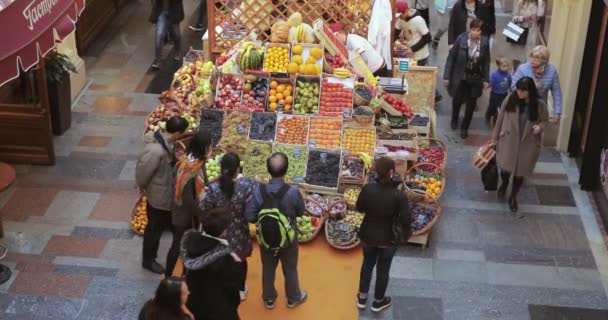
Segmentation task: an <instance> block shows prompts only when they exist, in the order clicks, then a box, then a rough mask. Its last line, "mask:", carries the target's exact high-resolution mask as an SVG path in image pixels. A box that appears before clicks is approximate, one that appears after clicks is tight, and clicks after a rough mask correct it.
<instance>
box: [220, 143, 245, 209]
mask: <svg viewBox="0 0 608 320" xmlns="http://www.w3.org/2000/svg"><path fill="white" fill-rule="evenodd" d="M220 167H221V169H222V175H221V176H220V179H219V180H220V189H221V190H222V193H224V197H226V198H227V199H230V198H232V195H233V194H234V181H233V179H234V176H235V175H236V174H237V173H238V171H239V168H240V167H241V158H239V156H238V155H237V154H236V153H226V154H225V155H224V156H223V157H222V160H221V162H220Z"/></svg>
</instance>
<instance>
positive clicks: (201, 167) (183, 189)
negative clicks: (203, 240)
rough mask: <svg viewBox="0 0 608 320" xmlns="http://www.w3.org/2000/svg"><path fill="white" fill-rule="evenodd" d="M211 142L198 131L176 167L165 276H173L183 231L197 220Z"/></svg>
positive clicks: (206, 131)
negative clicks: (171, 233) (170, 233)
mask: <svg viewBox="0 0 608 320" xmlns="http://www.w3.org/2000/svg"><path fill="white" fill-rule="evenodd" d="M212 142H213V140H212V137H211V132H209V131H208V130H204V129H202V130H199V131H198V132H197V133H196V135H194V137H193V138H192V140H191V141H190V144H189V145H188V148H187V149H186V153H185V154H184V155H183V156H182V157H181V158H180V159H179V160H178V162H177V164H176V165H175V172H176V174H175V176H176V177H175V193H174V197H173V206H172V210H171V224H172V228H173V243H172V244H171V248H170V249H169V252H168V253H167V268H166V269H165V277H170V276H171V275H172V273H173V269H174V268H175V264H176V263H177V258H178V257H179V246H180V243H181V241H182V236H183V235H184V232H186V231H187V230H188V229H190V228H192V227H193V225H192V223H193V221H194V220H197V219H198V218H199V217H200V209H199V206H198V204H199V203H200V199H202V198H203V196H204V190H205V185H206V184H207V178H206V172H205V171H206V170H205V163H206V162H207V160H208V159H209V157H210V156H211V151H212V147H213V145H212Z"/></svg>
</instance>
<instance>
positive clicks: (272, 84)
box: [270, 80, 279, 89]
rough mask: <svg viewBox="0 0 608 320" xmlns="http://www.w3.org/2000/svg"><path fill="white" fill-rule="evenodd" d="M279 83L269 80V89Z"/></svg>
mask: <svg viewBox="0 0 608 320" xmlns="http://www.w3.org/2000/svg"><path fill="white" fill-rule="evenodd" d="M278 85H279V84H278V83H277V82H276V81H274V80H273V81H270V89H275V88H276V87H277V86H278Z"/></svg>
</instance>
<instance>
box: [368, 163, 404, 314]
mask: <svg viewBox="0 0 608 320" xmlns="http://www.w3.org/2000/svg"><path fill="white" fill-rule="evenodd" d="M374 169H375V172H376V173H377V175H378V178H379V181H378V183H372V184H367V185H365V186H364V187H363V189H362V190H361V193H360V194H359V198H358V199H357V211H359V212H362V213H364V214H365V215H364V216H363V222H362V223H361V229H360V230H359V236H360V238H361V241H362V243H363V264H362V266H361V275H360V280H359V293H358V294H357V306H358V307H359V308H360V309H365V307H366V305H367V295H368V291H369V287H370V283H371V281H372V271H373V270H374V267H375V268H376V287H375V289H374V301H373V303H372V311H373V312H379V311H381V310H383V309H386V308H388V307H389V306H390V305H391V298H390V297H388V296H385V293H386V288H387V286H388V279H389V273H390V269H391V263H392V261H393V256H394V255H395V251H396V250H397V245H398V244H399V243H400V242H401V239H406V240H407V239H408V238H409V236H410V235H411V227H410V224H411V220H412V219H411V214H410V209H409V205H408V202H407V198H406V197H405V195H404V194H403V193H402V192H399V191H398V190H397V188H396V187H395V186H394V184H393V180H392V177H393V174H394V173H395V161H393V160H392V159H390V158H386V157H384V158H380V159H378V160H377V161H376V163H375V164H374ZM396 217H398V219H395V218H396ZM396 221H398V222H397V223H400V224H401V226H402V234H401V235H400V236H399V238H397V237H396V235H395V233H394V232H393V225H394V223H395V222H396Z"/></svg>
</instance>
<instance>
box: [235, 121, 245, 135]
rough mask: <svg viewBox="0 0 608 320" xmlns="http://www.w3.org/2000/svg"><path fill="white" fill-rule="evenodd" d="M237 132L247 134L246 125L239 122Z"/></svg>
mask: <svg viewBox="0 0 608 320" xmlns="http://www.w3.org/2000/svg"><path fill="white" fill-rule="evenodd" d="M236 132H237V133H238V134H245V127H244V126H243V125H242V124H240V123H239V124H238V125H237V126H236Z"/></svg>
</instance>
